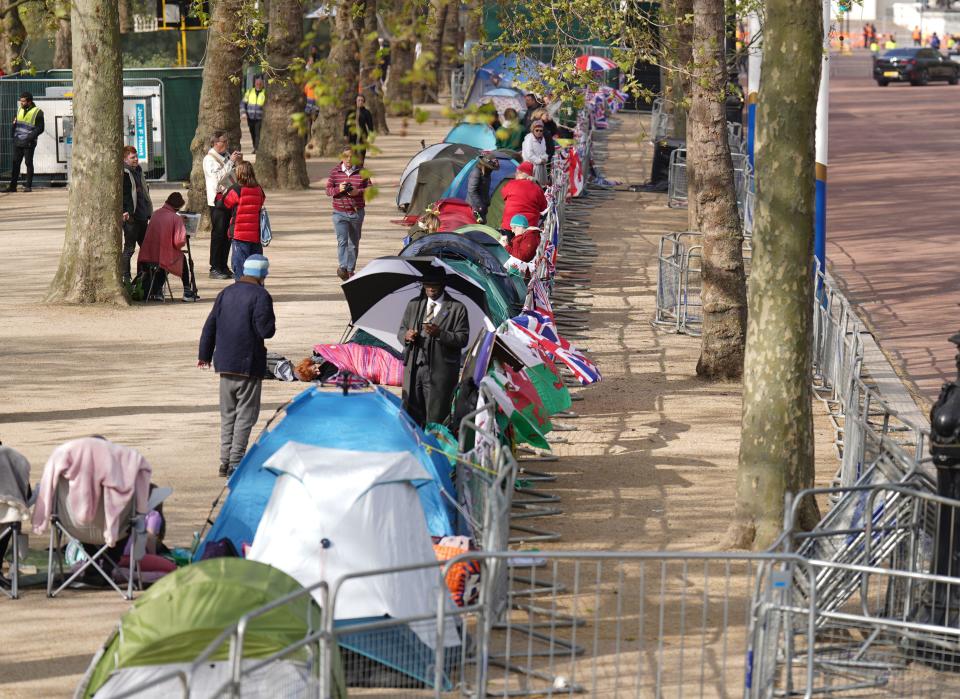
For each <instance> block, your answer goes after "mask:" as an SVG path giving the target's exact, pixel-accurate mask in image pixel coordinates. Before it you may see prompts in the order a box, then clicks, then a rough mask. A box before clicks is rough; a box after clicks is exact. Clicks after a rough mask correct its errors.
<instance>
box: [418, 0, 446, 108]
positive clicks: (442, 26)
mask: <svg viewBox="0 0 960 699" xmlns="http://www.w3.org/2000/svg"><path fill="white" fill-rule="evenodd" d="M452 2H453V0H431V2H430V22H429V25H430V38H429V41H428V42H425V46H424V50H429V51H430V55H431V56H432V58H431V59H430V70H429V73H430V76H429V77H430V79H429V81H428V82H429V83H430V84H426V85H421V87H423V88H424V89H425V97H426V100H428V101H430V102H437V101H438V99H439V97H438V93H439V91H440V90H441V89H443V88H442V86H441V82H440V81H441V78H442V71H443V47H444V37H445V34H446V29H447V14H448V13H449V12H450V5H451V3H452Z"/></svg>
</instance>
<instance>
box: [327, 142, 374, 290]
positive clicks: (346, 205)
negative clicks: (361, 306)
mask: <svg viewBox="0 0 960 699" xmlns="http://www.w3.org/2000/svg"><path fill="white" fill-rule="evenodd" d="M362 163H363V161H362V156H358V155H354V153H353V151H352V150H351V149H350V148H344V149H343V152H342V153H341V154H340V163H339V164H338V165H337V166H336V167H335V168H333V169H332V170H331V171H330V177H329V178H327V196H328V197H331V198H333V230H334V231H336V234H337V263H338V267H337V276H338V277H340V279H342V280H343V281H346V280H347V279H349V278H350V277H352V276H353V271H354V269H355V268H356V266H357V255H358V254H359V251H360V233H361V229H362V228H363V216H364V213H365V210H364V206H365V205H366V200H365V199H364V191H365V190H366V189H367V187H369V186H370V184H371V182H370V180H369V179H367V178H366V177H364V176H363V173H362V170H361V165H362Z"/></svg>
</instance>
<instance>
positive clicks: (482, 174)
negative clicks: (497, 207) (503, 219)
mask: <svg viewBox="0 0 960 699" xmlns="http://www.w3.org/2000/svg"><path fill="white" fill-rule="evenodd" d="M492 174H493V172H492V171H491V170H487V169H485V168H482V167H480V166H479V165H475V166H474V168H473V169H472V170H471V171H470V175H469V176H468V177H467V203H468V204H470V206H471V208H472V209H473V210H474V211H476V212H477V213H478V214H480V218H482V219H483V220H484V221H486V219H487V209H489V208H490V177H491V176H492Z"/></svg>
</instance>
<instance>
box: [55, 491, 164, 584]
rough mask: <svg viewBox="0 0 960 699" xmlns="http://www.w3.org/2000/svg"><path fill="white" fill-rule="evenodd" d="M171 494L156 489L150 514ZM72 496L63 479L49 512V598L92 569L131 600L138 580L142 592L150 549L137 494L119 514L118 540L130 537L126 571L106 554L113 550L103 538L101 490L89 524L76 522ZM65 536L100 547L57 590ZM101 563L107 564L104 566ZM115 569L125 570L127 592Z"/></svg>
mask: <svg viewBox="0 0 960 699" xmlns="http://www.w3.org/2000/svg"><path fill="white" fill-rule="evenodd" d="M172 492H173V489H172V488H155V489H154V491H153V492H152V493H151V494H150V499H149V501H148V502H147V512H150V511H151V510H154V509H156V508H157V507H159V505H160V503H162V502H163V501H164V500H166V499H167V498H168V497H169V496H170V493H172ZM69 493H70V482H69V481H67V480H66V479H63V478H61V479H60V480H59V481H58V482H57V490H56V495H55V497H54V504H53V509H52V511H51V513H50V552H49V557H48V562H47V563H48V565H47V597H56V596H57V595H58V594H60V593H61V592H62V591H63V590H64V588H66V587H67V586H69V585H71V584H72V583H73V582H74V581H75V580H77V578H79V577H80V576H81V575H83V574H84V572H85V571H86V570H87V569H89V568H92V569H94V570H96V572H97V573H99V575H100V577H102V578H103V579H104V580H106V581H107V583H109V585H110V587H112V588H113V589H114V590H116V591H117V592H118V593H119V594H120V596H121V597H123V598H124V599H127V600H132V599H133V584H134V580H135V579H136V580H137V587H138V589H143V586H142V584H141V582H140V561H141V560H142V559H143V556H144V554H145V553H146V546H147V537H146V533H147V526H146V513H138V512H137V511H136V502H137V497H136V494H134V495H132V496H131V497H130V502H128V503H127V505H126V507H125V508H124V510H123V512H122V513H121V515H120V521H121V523H122V524H121V529H120V533H119V537H118V540H122V539H123V537H124V536H126V535H128V534H129V536H130V556H129V557H128V564H127V566H125V567H124V568H121V566H120V565H119V563H113V562H112V561H110V560H109V557H108V556H107V551H109V550H110V548H111V547H110V546H108V545H107V543H106V541H105V540H104V538H103V531H104V528H105V516H104V511H103V500H104V498H103V491H102V489H101V492H100V503H99V505H98V506H97V514H96V516H95V517H94V518H93V521H92V522H90V523H89V524H78V523H77V522H76V518H75V517H74V515H73V513H72V511H71V509H70V501H69V498H68V495H69ZM64 535H66V536H67V538H73V539H76V540H77V541H79V542H80V543H81V544H87V545H92V546H97V547H98V548H97V551H96V552H95V553H93V554H90V553H87V554H86V557H85V559H84V561H83V562H82V563H80V565H79V566H78V567H77V568H76V570H74V571H73V573H71V574H70V576H69V577H68V578H67V579H66V580H64V581H63V582H62V583H61V584H60V586H59V587H57V588H56V589H54V584H55V580H56V578H57V577H61V578H62V577H63V575H64V553H63V539H64ZM101 564H108V565H105V566H102V565H101ZM114 568H121V569H125V570H126V578H127V590H126V592H124V591H123V590H122V589H121V588H120V586H119V585H117V583H116V582H115V581H114V579H113V576H112V572H113V569H114Z"/></svg>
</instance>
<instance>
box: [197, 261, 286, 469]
mask: <svg viewBox="0 0 960 699" xmlns="http://www.w3.org/2000/svg"><path fill="white" fill-rule="evenodd" d="M269 268H270V262H269V260H267V258H266V257H264V256H263V255H251V256H250V257H248V258H247V260H246V262H244V265H243V275H242V276H241V277H240V279H239V280H238V281H236V282H234V283H233V284H231V285H230V286H228V287H227V288H226V289H224V290H223V291H221V292H220V293H219V294H218V295H217V299H216V301H214V302H213V308H212V309H211V310H210V315H209V316H207V321H206V323H204V324H203V332H202V333H201V335H200V351H199V358H198V360H197V366H198V367H200V368H201V369H209V368H210V364H211V362H212V363H213V367H214V369H215V370H216V372H217V373H218V374H220V475H221V476H229V475H230V474H231V473H233V471H234V470H235V469H236V467H237V464H239V463H240V460H241V459H242V458H243V455H244V453H245V452H246V451H247V442H248V441H249V440H250V431H251V430H252V429H253V426H254V425H255V424H257V419H258V418H259V417H260V389H261V382H262V380H263V377H264V375H265V374H266V371H267V348H266V347H265V346H264V344H263V343H264V340H268V339H270V338H271V337H273V335H274V333H275V332H276V317H275V316H274V314H273V299H272V298H271V297H270V294H269V292H268V291H267V290H266V289H265V288H264V286H263V284H264V280H265V279H266V278H267V271H268V270H269Z"/></svg>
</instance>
